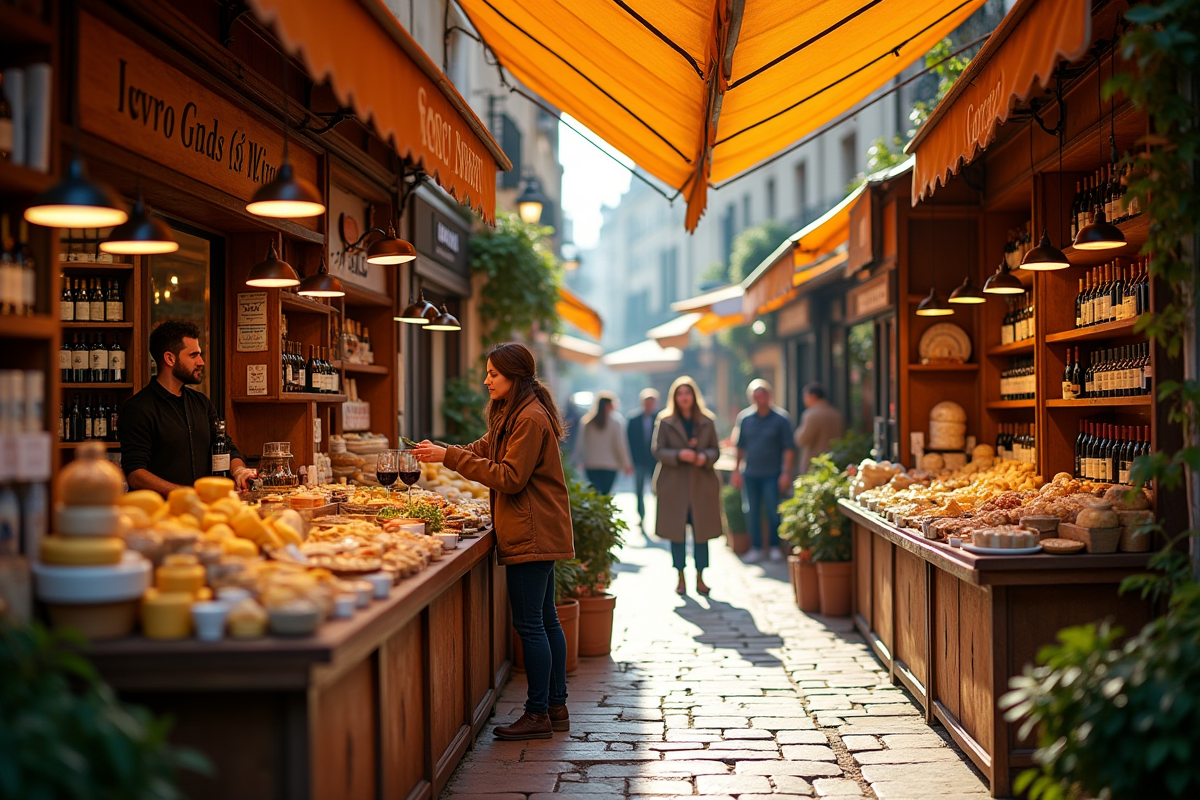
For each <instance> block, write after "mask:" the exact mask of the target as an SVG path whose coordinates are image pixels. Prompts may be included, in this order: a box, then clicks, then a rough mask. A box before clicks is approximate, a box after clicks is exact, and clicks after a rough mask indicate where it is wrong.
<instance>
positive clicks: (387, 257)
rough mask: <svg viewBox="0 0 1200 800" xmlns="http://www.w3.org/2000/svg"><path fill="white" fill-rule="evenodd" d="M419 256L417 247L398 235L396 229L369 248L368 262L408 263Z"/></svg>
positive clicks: (383, 263) (384, 263) (382, 263)
mask: <svg viewBox="0 0 1200 800" xmlns="http://www.w3.org/2000/svg"><path fill="white" fill-rule="evenodd" d="M416 257H417V248H415V247H413V246H412V244H411V243H410V242H407V241H405V240H404V239H401V238H399V237H397V236H396V231H395V229H389V230H388V235H387V236H385V237H383V238H382V239H380V240H379V241H377V242H375V244H373V245H371V246H370V247H369V248H367V263H368V264H381V265H386V264H406V263H408V262H409V261H412V260H413V259H414V258H416Z"/></svg>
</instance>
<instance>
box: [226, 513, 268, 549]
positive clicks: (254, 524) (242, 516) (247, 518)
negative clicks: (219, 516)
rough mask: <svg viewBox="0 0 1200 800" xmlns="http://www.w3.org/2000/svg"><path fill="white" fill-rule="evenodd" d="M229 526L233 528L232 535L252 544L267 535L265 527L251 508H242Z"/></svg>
mask: <svg viewBox="0 0 1200 800" xmlns="http://www.w3.org/2000/svg"><path fill="white" fill-rule="evenodd" d="M229 524H230V525H231V526H233V531H234V533H236V534H237V535H238V536H240V537H242V538H243V539H249V540H250V541H252V542H261V541H262V539H263V538H264V537H266V535H267V526H266V525H264V524H263V521H262V519H261V518H260V517H259V516H258V512H257V511H255V510H254V509H252V508H243V509H242V510H241V511H239V512H238V514H237V516H236V517H234V518H233V519H231V520H230V521H229Z"/></svg>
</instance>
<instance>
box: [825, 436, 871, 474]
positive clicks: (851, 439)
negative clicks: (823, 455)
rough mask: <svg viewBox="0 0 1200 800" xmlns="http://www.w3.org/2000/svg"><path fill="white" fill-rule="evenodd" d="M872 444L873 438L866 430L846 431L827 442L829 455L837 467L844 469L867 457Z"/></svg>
mask: <svg viewBox="0 0 1200 800" xmlns="http://www.w3.org/2000/svg"><path fill="white" fill-rule="evenodd" d="M874 445H875V441H874V439H873V438H872V437H871V434H869V433H867V432H866V431H863V430H851V431H847V432H846V435H845V436H842V437H841V438H840V439H834V440H833V441H832V442H830V443H829V457H830V458H831V459H833V463H834V465H836V466H837V468H838V469H845V468H846V467H848V466H850V465H851V464H858V463H860V462H861V461H863V460H864V459H866V458H869V457H870V455H871V448H872V447H873V446H874Z"/></svg>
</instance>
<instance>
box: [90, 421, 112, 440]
mask: <svg viewBox="0 0 1200 800" xmlns="http://www.w3.org/2000/svg"><path fill="white" fill-rule="evenodd" d="M92 435H93V436H94V437H95V438H97V439H106V438H108V423H107V422H106V421H105V419H104V417H96V419H95V420H93V421H92Z"/></svg>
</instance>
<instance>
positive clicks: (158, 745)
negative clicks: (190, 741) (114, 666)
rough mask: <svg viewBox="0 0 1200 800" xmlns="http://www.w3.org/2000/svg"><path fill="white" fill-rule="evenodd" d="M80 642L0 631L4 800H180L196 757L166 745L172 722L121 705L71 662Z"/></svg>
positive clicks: (204, 763)
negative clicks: (182, 781) (181, 780)
mask: <svg viewBox="0 0 1200 800" xmlns="http://www.w3.org/2000/svg"><path fill="white" fill-rule="evenodd" d="M83 643H84V642H83V640H82V639H81V638H79V637H75V636H66V635H60V634H55V633H51V632H49V631H47V630H46V629H45V628H43V627H41V626H40V625H36V624H35V625H34V626H32V627H28V628H26V627H21V628H17V627H13V626H11V625H7V624H0V754H3V755H0V797H14V798H15V797H21V798H58V797H70V798H73V800H175V799H176V798H178V799H179V800H183V797H184V795H183V793H182V792H180V791H179V789H178V787H177V786H176V779H177V775H178V772H179V770H181V769H184V770H190V771H193V772H199V773H203V774H208V773H209V772H210V771H211V766H210V765H209V763H208V760H207V759H205V758H204V757H203V756H202V755H200V754H199V753H197V752H195V751H193V750H189V749H186V748H181V747H175V746H172V745H171V744H169V743H168V742H167V733H168V731H169V730H170V722H169V720H166V719H162V718H157V717H155V716H153V715H152V714H151V713H150V712H149V711H147V710H146V709H144V708H140V707H138V706H133V705H128V704H126V703H122V702H121V701H120V700H118V699H117V698H116V696H115V695H114V694H113V691H112V689H110V688H109V687H108V686H107V685H106V684H105V683H104V682H103V681H101V680H100V678H99V677H98V676H97V674H96V672H95V670H94V669H93V668H92V666H91V664H89V663H88V662H87V660H86V659H84V658H83V657H82V656H80V655H79V654H78V652H77V648H79V647H81V646H82V645H83Z"/></svg>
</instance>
